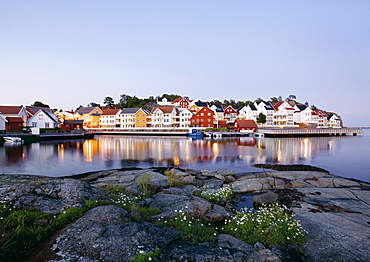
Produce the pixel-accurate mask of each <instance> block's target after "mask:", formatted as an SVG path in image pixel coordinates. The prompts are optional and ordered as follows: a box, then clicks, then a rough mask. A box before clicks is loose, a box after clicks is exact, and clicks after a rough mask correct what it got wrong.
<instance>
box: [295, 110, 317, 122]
mask: <svg viewBox="0 0 370 262" xmlns="http://www.w3.org/2000/svg"><path fill="white" fill-rule="evenodd" d="M294 110H295V111H294V122H295V123H296V124H301V125H304V126H306V127H315V126H316V123H315V122H314V121H313V119H312V109H311V108H309V107H308V106H305V105H295V106H294Z"/></svg>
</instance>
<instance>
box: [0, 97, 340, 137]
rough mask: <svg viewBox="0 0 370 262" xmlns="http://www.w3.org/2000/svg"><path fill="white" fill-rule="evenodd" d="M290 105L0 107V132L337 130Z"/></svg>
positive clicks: (165, 102)
mask: <svg viewBox="0 0 370 262" xmlns="http://www.w3.org/2000/svg"><path fill="white" fill-rule="evenodd" d="M314 109H317V108H310V107H309V106H308V105H304V104H300V103H297V102H295V101H294V100H293V101H292V100H285V101H279V102H276V103H271V102H266V101H263V100H262V101H255V102H254V103H252V104H248V105H244V106H236V105H228V106H223V105H222V104H221V103H209V102H201V101H195V100H190V99H188V98H185V97H178V98H176V99H174V100H172V99H170V98H166V97H161V98H160V97H158V98H157V99H156V102H152V103H151V104H150V105H148V106H143V107H140V108H121V109H116V108H114V107H106V106H89V107H82V106H81V107H80V108H78V110H76V111H64V110H52V109H50V108H49V107H37V106H0V131H1V130H5V131H6V130H22V129H23V130H24V129H25V128H28V129H32V130H34V129H40V128H41V129H64V130H75V129H78V130H81V129H84V130H91V131H104V130H105V131H120V130H122V131H123V130H131V131H135V130H147V131H149V130H158V129H160V130H166V129H167V130H168V129H170V130H184V129H187V130H191V129H192V128H193V129H194V128H197V129H200V130H202V129H206V128H216V129H220V130H221V129H225V130H226V129H228V130H236V131H242V132H256V130H257V128H259V127H263V128H296V129H297V128H300V129H307V128H310V129H312V128H314V129H329V128H341V127H342V126H343V122H342V120H341V117H340V116H339V115H338V114H336V113H328V112H324V111H322V110H314Z"/></svg>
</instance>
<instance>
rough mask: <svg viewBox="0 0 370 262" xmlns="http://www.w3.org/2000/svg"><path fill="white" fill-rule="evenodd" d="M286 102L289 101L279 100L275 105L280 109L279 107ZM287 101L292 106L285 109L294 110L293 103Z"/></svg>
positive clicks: (276, 108)
mask: <svg viewBox="0 0 370 262" xmlns="http://www.w3.org/2000/svg"><path fill="white" fill-rule="evenodd" d="M284 102H287V101H281V102H277V103H276V104H275V105H274V108H275V110H279V107H280V106H281V105H282V104H283V103H284ZM287 103H288V104H289V106H290V108H289V107H287V108H285V109H286V110H294V108H293V107H292V105H291V104H290V103H289V102H287Z"/></svg>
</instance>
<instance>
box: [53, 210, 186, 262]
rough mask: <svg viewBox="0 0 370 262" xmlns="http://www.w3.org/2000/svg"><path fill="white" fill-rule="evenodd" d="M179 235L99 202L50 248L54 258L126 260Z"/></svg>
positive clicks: (159, 246) (152, 249)
mask: <svg viewBox="0 0 370 262" xmlns="http://www.w3.org/2000/svg"><path fill="white" fill-rule="evenodd" d="M178 235H179V233H178V232H177V231H175V230H171V229H162V228H159V227H157V226H155V225H153V224H150V223H145V222H144V223H135V222H131V221H130V214H129V213H128V212H127V211H126V210H124V209H122V208H120V207H117V206H113V205H109V206H100V207H96V208H94V209H92V210H90V211H88V212H87V213H86V214H85V215H84V216H83V217H82V218H80V219H79V220H77V221H76V222H75V223H74V224H72V225H71V226H70V227H69V228H68V229H67V230H66V231H65V232H64V233H62V234H61V235H60V236H59V237H58V238H57V239H56V243H55V244H54V246H53V250H54V251H55V252H56V253H57V256H58V258H57V259H55V260H53V261H120V262H121V261H126V260H130V259H132V258H134V257H135V256H136V255H137V254H138V253H140V252H152V251H154V250H155V249H156V248H159V249H163V248H165V247H166V246H167V245H168V244H169V243H170V242H172V241H173V240H175V239H176V238H177V237H178ZM65 259H66V260H65Z"/></svg>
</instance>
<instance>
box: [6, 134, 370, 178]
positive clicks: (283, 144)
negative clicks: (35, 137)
mask: <svg viewBox="0 0 370 262" xmlns="http://www.w3.org/2000/svg"><path fill="white" fill-rule="evenodd" d="M258 163H263V164H264V163H267V164H307V165H313V166H318V167H321V168H324V169H326V170H328V171H330V172H331V173H332V174H335V175H339V176H343V177H349V178H356V179H360V180H363V181H368V182H370V130H364V134H363V135H360V136H346V137H314V138H251V137H241V138H229V139H220V140H206V139H202V140H193V139H189V138H186V137H138V136H97V137H95V138H94V139H91V140H68V141H53V142H40V143H32V144H26V145H13V146H11V145H4V146H1V147H0V172H1V173H8V174H11V173H13V174H37V175H46V176H53V177H58V176H68V175H73V174H80V173H84V172H89V171H97V170H106V169H113V168H128V167H142V168H147V167H153V166H178V167H181V168H194V169H208V170H217V169H219V168H227V169H230V170H233V171H235V172H246V171H256V170H260V169H258V168H255V167H253V165H254V164H258Z"/></svg>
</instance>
